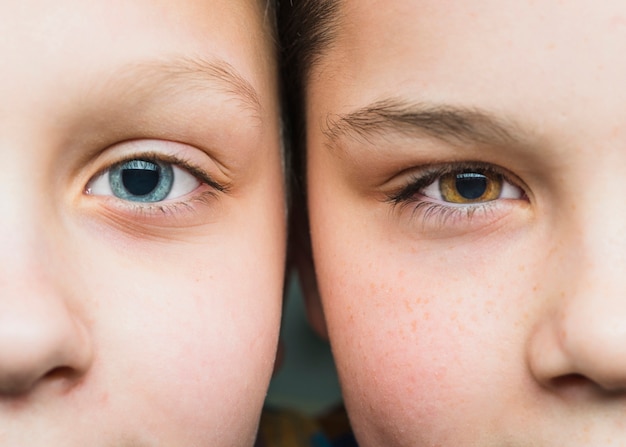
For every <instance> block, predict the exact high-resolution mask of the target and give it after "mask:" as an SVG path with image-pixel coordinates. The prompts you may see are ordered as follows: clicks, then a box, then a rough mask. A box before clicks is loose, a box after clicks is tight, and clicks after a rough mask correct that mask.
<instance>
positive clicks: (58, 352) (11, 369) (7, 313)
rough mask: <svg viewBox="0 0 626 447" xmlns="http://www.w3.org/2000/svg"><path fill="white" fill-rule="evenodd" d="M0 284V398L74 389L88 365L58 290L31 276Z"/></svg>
mask: <svg viewBox="0 0 626 447" xmlns="http://www.w3.org/2000/svg"><path fill="white" fill-rule="evenodd" d="M31 273H34V274H32V277H30V278H29V277H27V275H26V274H14V275H12V276H11V277H10V278H8V277H6V276H5V275H2V276H5V277H4V278H2V279H0V398H2V396H5V397H6V396H15V395H22V394H26V393H29V392H31V391H33V390H35V389H36V388H38V387H40V386H43V385H45V384H53V383H56V384H61V386H67V385H71V384H72V383H76V381H77V380H78V378H80V377H81V376H82V375H83V374H84V373H85V372H86V371H87V370H88V368H89V365H90V363H91V359H92V351H91V345H90V343H89V336H88V332H87V330H86V328H85V326H84V324H82V323H81V320H80V319H78V318H77V317H76V312H75V311H73V310H72V309H71V307H70V306H69V303H68V300H66V299H65V298H66V295H65V294H64V291H63V290H62V288H61V287H60V286H59V285H57V284H55V282H54V280H48V279H46V278H45V277H42V276H41V275H38V274H37V272H31Z"/></svg>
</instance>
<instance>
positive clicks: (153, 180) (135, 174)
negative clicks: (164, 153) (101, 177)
mask: <svg viewBox="0 0 626 447" xmlns="http://www.w3.org/2000/svg"><path fill="white" fill-rule="evenodd" d="M160 175H161V173H160V169H159V167H158V166H157V165H155V164H152V163H149V164H147V166H144V167H143V169H132V168H131V169H129V168H126V169H124V170H123V171H122V184H123V185H124V188H125V189H126V190H127V191H128V192H129V193H130V194H132V195H135V196H145V195H146V194H149V193H151V192H152V191H154V190H155V188H156V187H157V186H158V184H159V178H160Z"/></svg>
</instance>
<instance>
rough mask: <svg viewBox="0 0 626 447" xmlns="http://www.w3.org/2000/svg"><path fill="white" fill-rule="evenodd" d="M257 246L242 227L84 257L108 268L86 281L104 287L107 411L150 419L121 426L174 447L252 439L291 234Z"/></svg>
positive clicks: (96, 316) (100, 334) (96, 333)
mask: <svg viewBox="0 0 626 447" xmlns="http://www.w3.org/2000/svg"><path fill="white" fill-rule="evenodd" d="M259 239H260V238H259V237H258V235H256V234H255V235H246V233H245V232H238V234H237V237H233V236H228V235H225V234H220V235H219V237H217V236H215V237H213V236H211V237H207V238H206V240H204V241H202V242H199V243H196V244H186V243H183V244H172V245H170V244H163V245H158V244H154V243H151V244H150V245H149V249H147V248H146V247H143V251H142V247H140V246H136V247H135V250H134V251H132V252H131V253H134V255H133V256H129V255H128V254H126V255H125V254H123V253H118V252H117V251H112V250H110V249H107V248H105V247H100V248H99V249H96V248H95V247H94V252H98V253H99V255H97V256H94V257H93V258H91V259H90V260H86V259H84V257H83V268H85V269H87V268H89V269H93V270H95V271H97V272H98V275H97V276H94V275H89V274H87V272H84V273H83V274H82V275H80V277H82V278H91V279H90V280H89V281H90V283H89V284H85V287H84V288H85V290H91V291H96V292H94V293H93V294H92V297H91V300H92V302H91V306H90V310H89V312H90V313H91V314H92V315H91V317H92V320H93V328H92V333H93V339H94V343H97V344H98V346H97V349H98V354H99V355H98V362H99V363H98V364H97V365H94V367H93V369H92V370H93V371H94V374H96V375H100V377H99V379H100V380H94V382H92V383H100V384H102V383H105V381H106V382H107V383H108V386H107V387H106V389H107V390H109V391H108V392H107V394H108V398H107V408H106V410H105V411H107V413H108V414H109V415H113V417H119V416H120V415H123V414H128V413H131V414H136V415H141V417H133V418H129V419H126V418H124V419H125V420H124V421H117V423H118V424H121V425H123V426H128V424H137V423H140V424H141V425H144V426H146V427H151V428H152V429H153V430H154V433H159V434H160V436H161V437H162V438H163V439H171V440H172V444H173V445H176V444H180V443H181V442H183V440H185V442H186V443H187V445H191V444H197V443H198V442H199V440H202V442H204V443H206V442H207V440H210V439H212V438H211V437H215V439H213V444H212V445H231V443H232V445H234V444H238V443H240V442H241V441H235V440H232V439H230V438H229V437H230V436H238V437H239V436H244V437H245V436H247V437H253V436H254V430H255V428H256V421H257V419H258V415H259V414H260V411H261V406H262V402H263V398H264V395H265V392H266V389H267V385H268V383H269V379H270V375H271V371H272V366H273V361H274V356H275V349H276V344H277V337H278V329H279V324H280V307H281V298H282V297H281V292H282V265H283V262H282V257H281V256H279V255H278V251H279V250H278V249H277V248H276V246H280V239H282V236H281V237H278V235H277V237H276V238H272V237H269V236H268V234H265V235H264V239H263V242H261V241H260V240H259ZM274 239H279V240H278V241H277V240H274ZM250 247H256V249H255V250H251V249H250ZM140 254H141V256H140ZM138 259H141V261H138ZM89 264H90V265H89ZM133 421H136V422H133ZM127 429H128V431H129V432H137V431H138V429H137V427H135V426H133V427H128V428H127ZM226 433H228V434H226ZM229 439H230V440H229Z"/></svg>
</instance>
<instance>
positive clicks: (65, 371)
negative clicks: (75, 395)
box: [43, 366, 79, 380]
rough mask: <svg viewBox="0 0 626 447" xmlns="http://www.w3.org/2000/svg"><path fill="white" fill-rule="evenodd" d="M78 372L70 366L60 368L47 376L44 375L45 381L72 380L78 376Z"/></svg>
mask: <svg viewBox="0 0 626 447" xmlns="http://www.w3.org/2000/svg"><path fill="white" fill-rule="evenodd" d="M78 374H79V373H78V372H77V371H76V370H75V369H73V368H70V367H68V366H59V367H57V368H54V369H52V370H50V371H49V372H48V373H47V374H46V375H44V377H43V379H44V380H63V379H72V378H74V377H76V376H78Z"/></svg>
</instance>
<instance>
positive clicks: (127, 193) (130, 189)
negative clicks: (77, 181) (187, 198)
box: [87, 158, 200, 203]
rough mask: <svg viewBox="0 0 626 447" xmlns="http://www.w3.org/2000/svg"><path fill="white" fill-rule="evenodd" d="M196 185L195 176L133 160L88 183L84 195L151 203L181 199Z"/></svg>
mask: <svg viewBox="0 0 626 447" xmlns="http://www.w3.org/2000/svg"><path fill="white" fill-rule="evenodd" d="M198 186H200V181H199V180H198V179H197V178H196V177H194V176H193V175H192V174H190V173H189V172H187V171H186V170H184V169H182V168H179V167H178V166H176V165H174V164H172V163H169V162H165V161H159V160H145V159H141V158H136V159H131V160H127V161H124V162H122V163H118V164H116V165H114V166H112V167H111V168H109V169H108V170H106V171H105V172H103V173H102V174H100V175H99V176H98V177H96V178H94V179H93V180H91V181H90V182H89V184H88V185H87V192H88V193H89V194H93V195H99V196H115V197H117V198H119V199H122V200H127V201H130V202H144V203H154V202H161V201H163V200H167V199H173V198H176V197H180V196H183V195H185V194H188V193H190V192H192V191H193V190H195V189H196V188H197V187H198Z"/></svg>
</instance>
